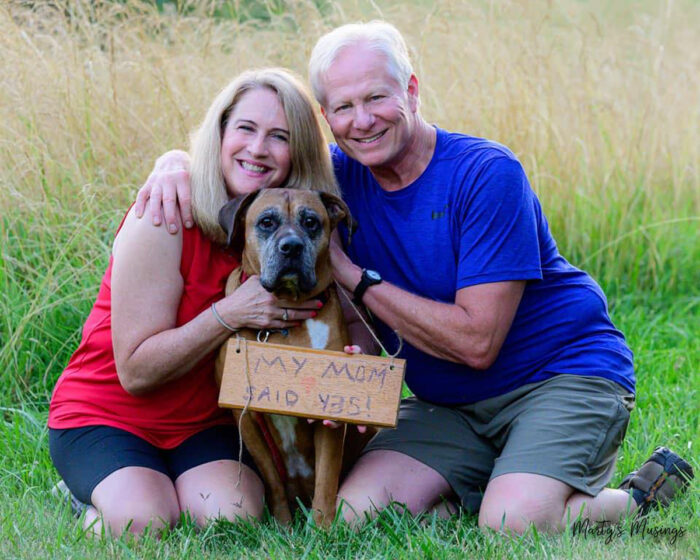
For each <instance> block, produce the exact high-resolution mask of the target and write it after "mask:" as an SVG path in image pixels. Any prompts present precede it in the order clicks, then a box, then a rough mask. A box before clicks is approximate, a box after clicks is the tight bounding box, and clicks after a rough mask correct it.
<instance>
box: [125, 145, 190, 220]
mask: <svg viewBox="0 0 700 560" xmlns="http://www.w3.org/2000/svg"><path fill="white" fill-rule="evenodd" d="M189 169H190V156H189V154H188V153H187V152H184V151H182V150H171V151H169V152H166V153H164V154H163V155H162V156H160V157H159V158H158V159H157V160H156V163H155V166H154V167H153V171H151V174H150V175H149V176H148V179H147V180H146V182H145V183H144V185H143V187H141V188H140V189H139V192H138V194H137V195H136V203H135V204H134V211H135V213H136V217H138V218H141V217H142V216H143V215H144V213H145V212H146V208H148V209H149V211H150V214H151V221H152V222H153V225H155V226H158V225H160V223H161V220H162V216H164V217H165V224H166V226H167V228H168V231H169V232H170V233H177V232H178V230H179V228H180V224H181V223H182V224H184V225H185V227H186V228H191V227H192V226H193V225H194V220H193V219H192V204H191V200H192V189H191V188H190V172H189Z"/></svg>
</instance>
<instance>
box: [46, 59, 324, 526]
mask: <svg viewBox="0 0 700 560" xmlns="http://www.w3.org/2000/svg"><path fill="white" fill-rule="evenodd" d="M191 157H192V167H191V181H192V205H193V214H194V220H195V223H196V225H197V227H196V228H193V229H192V230H184V231H183V228H180V232H179V233H178V234H176V235H172V234H170V233H168V232H167V231H165V228H164V227H154V226H153V225H151V223H150V222H148V221H146V220H138V219H137V218H136V217H135V215H134V211H133V209H132V210H130V211H129V212H128V213H127V215H126V217H125V218H124V220H123V222H122V225H121V226H120V229H119V231H118V233H117V236H116V238H115V240H114V245H113V249H112V257H111V259H110V262H109V266H108V268H107V271H106V272H105V275H104V278H103V280H102V285H101V287H100V292H99V295H98V297H97V301H96V303H95V305H94V307H93V309H92V312H91V313H90V315H89V317H88V319H87V321H86V323H85V326H84V329H83V337H82V340H81V343H80V346H79V347H78V349H77V351H76V352H75V354H74V355H73V356H72V358H71V360H70V362H69V364H68V366H67V367H66V369H65V371H64V372H63V374H62V375H61V377H60V378H59V380H58V382H57V384H56V387H55V389H54V392H53V396H52V400H51V406H50V412H49V428H50V431H49V442H50V451H51V457H52V460H53V462H54V464H55V466H56V468H57V470H58V471H59V473H60V474H61V476H62V478H63V479H64V481H65V484H66V485H67V487H68V488H69V489H70V491H71V492H72V494H73V495H74V496H75V497H76V498H77V499H78V500H80V501H82V502H85V503H86V504H90V505H89V507H88V508H87V511H86V514H85V516H84V524H85V527H89V528H91V529H92V530H93V531H95V532H96V533H100V532H101V531H102V529H103V528H104V529H105V530H108V531H111V532H112V533H115V534H120V533H121V532H123V531H124V530H125V529H127V528H128V529H129V530H130V531H132V532H134V533H141V532H142V531H143V530H144V529H145V528H146V527H148V526H149V525H150V526H151V527H152V528H154V529H156V528H162V527H167V526H171V525H173V524H174V523H176V522H177V520H178V519H179V518H180V514H181V513H185V512H187V513H189V514H190V515H191V516H192V517H193V518H194V519H195V520H196V521H197V523H198V524H200V525H201V524H204V523H206V521H207V520H209V519H212V518H217V517H225V518H227V519H230V520H235V519H238V518H246V517H248V518H256V517H259V516H260V514H261V511H262V504H263V496H264V491H263V486H262V482H261V481H260V479H259V478H258V476H257V475H256V474H255V472H254V471H253V470H252V469H251V468H250V467H249V466H248V465H249V464H251V463H249V462H248V458H247V457H246V456H244V458H243V462H244V464H243V465H241V464H239V463H238V461H237V459H238V439H237V430H236V428H235V426H234V425H233V422H232V417H231V414H230V412H228V411H224V410H220V409H219V408H218V407H217V396H218V389H217V387H216V384H215V382H214V377H213V363H214V360H213V354H214V351H215V350H216V349H217V348H218V347H219V346H220V345H221V344H222V343H223V342H224V341H225V340H226V339H227V338H228V337H229V336H230V334H231V333H230V332H229V330H231V329H238V328H240V327H244V326H245V327H249V328H256V329H260V328H283V327H288V328H291V327H293V326H295V325H296V324H298V322H299V321H302V320H305V319H307V318H309V317H311V316H312V313H313V310H315V309H317V307H316V306H317V303H318V302H317V301H315V300H314V301H310V302H307V303H305V304H294V303H292V302H282V301H279V300H276V299H275V297H274V296H272V295H271V294H269V293H268V292H267V291H265V290H264V289H263V288H262V287H261V285H260V282H259V280H258V278H257V277H251V278H250V279H249V280H248V281H247V282H246V283H245V284H244V285H243V286H242V287H241V288H240V289H239V290H237V291H236V292H235V293H234V294H231V295H230V296H228V297H223V296H224V284H225V281H226V278H227V277H228V275H229V273H230V272H231V271H232V270H233V269H234V268H236V267H237V266H238V261H239V255H229V254H227V253H226V252H225V251H224V250H223V247H222V246H221V243H222V242H223V241H224V234H223V231H222V230H221V229H220V227H219V225H218V223H217V215H218V211H219V209H220V208H221V206H222V205H223V204H224V203H225V202H226V201H227V200H228V199H229V198H231V197H234V196H239V195H244V194H247V193H249V192H253V191H256V190H258V189H261V188H265V187H278V186H281V185H286V186H289V187H297V188H310V187H311V186H312V185H314V186H315V185H325V186H326V187H327V189H328V190H331V191H335V188H336V186H335V185H336V184H335V179H334V177H333V171H332V168H331V164H330V158H329V154H328V148H327V146H326V143H325V141H324V139H323V135H322V132H321V129H320V126H319V123H318V120H317V118H316V116H315V114H314V111H313V108H312V104H311V99H310V97H309V95H308V93H307V92H306V90H305V89H304V87H303V86H302V85H301V84H300V82H299V81H298V80H297V79H296V78H295V77H293V76H292V75H291V74H289V73H288V72H286V71H284V70H280V69H267V70H260V71H250V72H245V73H243V74H242V75H241V76H239V77H238V78H236V79H235V80H234V81H233V82H231V83H230V84H229V85H228V86H227V87H226V88H225V89H224V90H223V91H222V92H221V93H220V94H219V95H218V96H217V98H216V99H215V100H214V102H213V104H212V106H211V107H210V109H209V111H208V113H207V115H206V118H205V119H204V122H203V124H202V125H201V127H200V129H199V130H198V132H197V133H196V134H195V136H194V137H193V142H192V148H191ZM285 309H287V312H286V314H285ZM283 317H284V319H283ZM239 471H240V473H241V477H240V484H238V483H237V481H238V474H239Z"/></svg>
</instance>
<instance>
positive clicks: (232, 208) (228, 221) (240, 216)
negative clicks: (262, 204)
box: [219, 191, 260, 253]
mask: <svg viewBox="0 0 700 560" xmlns="http://www.w3.org/2000/svg"><path fill="white" fill-rule="evenodd" d="M259 192H260V191H257V192H253V193H249V194H246V195H242V196H237V197H235V198H232V199H231V200H229V201H228V202H227V203H226V204H224V205H223V206H222V207H221V210H219V225H220V226H221V229H223V230H224V232H225V233H226V246H227V247H229V248H230V249H232V250H233V251H234V252H236V253H240V252H241V251H243V244H244V236H245V215H246V213H247V212H248V208H250V205H251V204H252V203H253V201H254V200H255V199H256V198H257V196H258V193H259Z"/></svg>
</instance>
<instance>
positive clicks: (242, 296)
mask: <svg viewBox="0 0 700 560" xmlns="http://www.w3.org/2000/svg"><path fill="white" fill-rule="evenodd" d="M322 306H323V303H322V302H321V300H318V299H312V300H308V301H305V302H294V301H288V300H283V299H278V298H277V297H275V295H274V294H271V293H270V292H268V291H267V290H266V289H265V288H263V287H262V285H261V284H260V277H259V276H257V275H253V276H251V277H250V278H248V279H247V280H246V281H245V282H244V283H243V284H241V285H240V287H238V288H237V289H236V291H235V292H233V293H232V294H231V295H229V296H227V297H225V298H224V299H222V300H220V301H218V302H217V303H216V311H217V312H218V313H219V315H221V317H222V318H223V319H224V321H226V323H227V324H228V325H230V326H231V327H233V328H234V329H240V328H249V329H284V328H291V327H296V326H299V324H300V322H301V321H305V320H306V319H311V318H313V317H315V316H316V315H317V312H318V310H319V309H320V308H321V307H322Z"/></svg>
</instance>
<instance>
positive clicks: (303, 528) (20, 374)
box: [0, 0, 700, 559]
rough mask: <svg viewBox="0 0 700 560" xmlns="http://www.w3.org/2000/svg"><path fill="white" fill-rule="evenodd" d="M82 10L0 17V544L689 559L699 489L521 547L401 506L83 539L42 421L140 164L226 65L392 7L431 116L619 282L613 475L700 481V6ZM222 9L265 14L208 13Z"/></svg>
mask: <svg viewBox="0 0 700 560" xmlns="http://www.w3.org/2000/svg"><path fill="white" fill-rule="evenodd" d="M165 4H172V3H169V2H165ZM56 6H57V7H58V8H59V9H56ZM71 6H72V8H71V9H70V10H63V9H62V7H65V6H64V4H63V3H62V2H56V3H54V4H51V3H42V2H19V1H13V2H10V3H5V4H3V6H2V7H0V52H2V53H3V54H2V63H0V78H1V79H2V83H3V88H0V123H2V124H1V125H0V126H1V127H2V136H0V210H2V215H1V216H0V294H1V297H0V415H1V421H0V495H2V496H3V498H4V499H2V500H1V501H0V558H3V559H4V558H23V559H35V558H90V559H95V558H132V557H133V558H218V557H221V558H230V557H255V558H271V557H272V558H304V557H309V558H324V559H325V558H349V559H350V558H352V559H354V558H423V557H425V558H433V557H435V558H443V557H444V558H464V557H479V558H489V559H490V558H541V557H552V558H586V559H590V558H634V559H639V558H645V559H646V558H662V557H663V558H668V557H670V558H698V557H700V526H699V521H698V520H700V492H699V491H698V489H697V488H698V485H697V483H696V484H694V485H693V486H692V487H691V489H690V491H689V492H688V494H686V495H685V496H684V497H682V498H681V499H680V500H678V501H676V502H674V503H673V504H672V506H671V507H670V508H668V509H667V510H665V511H662V512H658V513H654V514H653V515H652V516H651V517H650V518H649V524H650V526H653V527H666V528H676V529H680V528H683V529H685V530H686V534H685V535H684V536H683V537H682V538H679V539H678V540H677V542H675V543H674V544H671V543H670V542H669V538H662V539H654V538H652V537H650V536H649V535H647V536H646V537H644V538H642V537H641V536H640V535H634V536H630V533H629V531H630V527H629V526H625V527H623V531H622V535H621V536H620V537H617V536H616V537H615V538H613V539H612V540H611V542H610V543H606V542H605V537H602V538H598V537H592V536H589V537H588V538H583V537H580V536H578V537H575V536H574V535H573V534H572V533H571V532H567V533H565V534H562V535H558V536H548V535H542V534H537V533H534V532H532V533H530V534H528V535H525V536H523V537H520V538H514V539H510V538H506V537H503V536H499V535H494V534H485V533H482V532H480V531H479V530H478V529H477V526H476V520H475V519H474V518H472V517H468V516H458V517H455V518H453V519H451V520H447V521H445V520H437V519H434V518H432V517H430V516H423V517H420V518H418V519H414V518H412V517H410V516H407V515H403V514H400V513H399V512H396V511H388V512H385V513H384V514H382V515H381V516H380V517H379V518H378V519H377V520H375V521H373V522H371V523H370V524H368V525H367V526H365V527H364V528H362V529H361V530H360V531H359V532H358V533H354V532H352V531H350V530H349V529H348V528H347V527H346V526H344V525H342V524H336V525H334V526H333V527H332V528H331V530H330V531H329V532H322V531H318V530H316V529H315V528H314V527H313V526H312V525H311V524H310V523H308V522H307V521H306V519H304V518H303V516H302V517H300V518H299V519H297V521H296V522H295V524H294V525H293V527H292V528H291V530H287V529H284V528H280V527H278V526H277V525H276V524H275V523H274V522H273V521H271V520H270V519H269V518H268V519H265V520H264V521H263V522H262V523H260V524H258V525H254V526H251V525H246V524H238V525H232V524H226V523H218V524H214V525H212V526H210V527H208V528H207V529H205V530H203V531H201V532H197V531H196V530H195V529H194V527H193V526H192V524H191V523H189V522H187V521H185V522H183V523H182V524H180V525H179V526H178V527H176V528H175V529H174V530H172V531H171V532H169V533H168V534H167V535H165V536H164V537H163V538H160V539H157V538H154V537H145V538H143V539H142V540H140V541H139V542H129V541H126V540H120V539H117V540H95V539H90V538H87V537H86V536H85V535H84V534H83V532H82V531H81V529H80V528H79V524H78V523H77V522H76V521H75V520H74V519H73V518H72V517H71V514H70V511H69V508H68V507H67V506H66V505H65V504H63V503H60V502H59V501H57V500H56V499H54V498H52V497H51V496H50V493H49V491H50V489H51V487H52V486H53V485H54V483H55V482H56V480H57V474H56V472H55V470H54V469H53V466H52V465H51V462H50V459H49V456H48V445H47V430H46V417H47V411H48V402H49V399H50V395H51V390H52V389H53V385H54V383H55V381H56V379H57V377H58V376H59V374H60V373H61V370H62V369H63V367H64V365H65V364H66V362H67V361H68V358H69V357H70V354H71V353H72V351H73V350H74V349H75V347H76V346H77V343H78V340H79V338H80V330H81V327H82V323H83V321H84V320H85V317H86V316H87V314H88V312H89V310H90V308H91V306H92V303H93V301H94V299H95V297H96V295H97V289H98V285H99V282H100V279H101V276H102V273H103V271H104V268H105V266H106V264H107V260H108V256H109V248H110V245H111V239H112V236H113V233H114V231H115V229H116V227H117V225H118V223H119V220H120V219H121V216H122V215H123V212H124V209H125V208H126V207H127V206H128V204H129V203H130V201H131V200H133V198H134V195H135V190H136V188H137V186H138V185H139V184H141V182H142V181H143V180H144V178H145V177H146V175H147V173H148V170H149V169H150V167H151V165H152V162H153V159H154V158H155V157H156V156H157V155H158V154H160V153H161V152H162V151H163V150H165V149H166V148H170V147H174V146H185V144H186V137H187V131H188V130H190V129H191V128H192V127H193V126H194V125H195V124H196V122H197V121H198V119H199V118H201V116H202V115H203V113H204V109H205V107H206V104H207V103H208V101H209V100H210V99H211V98H212V96H213V94H214V92H216V91H217V90H218V89H219V88H220V87H221V86H223V85H224V84H225V83H226V81H227V80H228V79H229V78H230V77H231V76H233V75H234V74H236V73H237V72H238V71H240V70H242V69H243V68H245V67H248V66H256V65H257V66H260V65H271V64H279V65H284V66H288V67H291V68H293V69H295V70H297V71H298V72H299V73H302V74H303V73H304V65H305V63H306V60H307V57H308V53H309V51H310V48H311V46H312V45H313V42H314V41H315V39H316V37H318V35H319V33H320V32H321V31H322V30H325V29H329V28H330V27H332V26H333V25H336V24H339V23H342V22H345V21H353V20H358V19H365V20H366V19H369V18H371V17H377V16H382V15H383V16H384V17H386V18H387V19H389V20H391V21H393V22H395V23H396V24H397V25H398V27H399V28H400V29H401V30H402V31H403V32H404V33H405V34H406V37H407V39H408V40H409V42H410V43H411V45H412V46H413V47H414V48H415V52H414V55H415V63H416V67H417V70H418V72H419V78H421V97H422V111H423V113H424V115H425V116H426V118H427V119H428V120H429V121H430V122H436V123H438V124H440V125H442V126H445V127H447V128H450V129H452V130H459V131H465V132H468V133H471V134H475V135H479V136H487V137H491V138H494V139H496V140H499V141H501V142H503V143H505V144H506V145H508V146H510V147H511V148H513V149H514V151H515V152H516V153H517V154H518V156H519V157H520V159H521V160H522V162H523V165H524V166H525V169H526V171H527V173H528V176H529V177H530V179H531V182H532V184H533V187H534V188H535V189H536V190H537V192H538V195H539V196H540V198H541V200H542V204H543V207H544V209H545V212H546V214H547V216H548V218H549V221H550V225H551V228H552V231H553V232H554V235H555V237H556V238H557V240H558V243H559V246H560V248H561V251H562V253H563V254H564V255H565V256H566V257H567V258H568V259H569V260H570V261H571V262H572V263H574V264H575V265H577V266H580V267H582V268H584V269H585V270H588V271H589V272H591V273H592V275H593V276H594V277H595V278H596V279H597V280H598V281H599V282H600V283H601V285H602V286H603V288H604V290H605V291H606V293H607V294H608V297H609V300H610V304H611V310H612V315H613V319H614V321H615V324H616V325H617V326H618V327H619V328H620V329H621V330H622V331H623V332H624V333H625V335H626V336H627V339H628V341H629V344H630V346H631V348H632V349H633V351H634V353H635V361H636V371H637V378H638V394H637V408H636V410H635V411H634V412H633V414H632V419H631V423H630V426H629V429H628V433H627V437H626V439H625V442H624V443H623V445H622V448H621V450H620V455H619V460H618V468H617V472H616V475H615V478H614V480H613V484H615V483H617V482H619V481H620V479H621V478H622V477H623V476H624V475H625V474H626V473H627V472H629V471H630V470H633V469H634V468H635V467H637V466H639V465H640V464H641V462H643V461H644V460H645V459H646V458H647V457H648V456H649V454H650V453H651V451H652V450H653V448H654V447H655V446H656V445H659V444H664V445H668V446H670V447H672V448H673V449H674V450H676V451H678V452H679V453H681V454H682V455H683V456H685V457H686V458H687V459H689V460H690V461H691V463H692V464H693V466H694V467H695V469H696V471H697V470H698V468H700V465H699V463H698V452H697V450H698V448H699V446H700V429H699V426H698V422H699V419H700V406H699V404H698V403H699V402H700V395H699V391H700V267H699V266H698V263H700V242H699V241H698V233H699V230H700V210H699V209H700V169H699V168H698V162H699V161H700V141H699V138H698V131H699V130H700V126H697V124H698V122H699V121H700V107H699V106H698V104H697V99H698V98H700V97H699V96H700V79H699V78H698V76H700V52H699V51H698V50H697V48H696V44H697V29H698V28H700V6H699V5H698V4H697V2H693V1H690V0H681V1H679V2H676V3H667V2H661V1H657V0H642V1H640V2H635V3H623V2H619V3H609V2H602V1H600V0H591V1H590V2H585V3H584V2H577V1H574V0H562V1H561V2H546V3H545V2H538V3H529V2H528V3H523V2H516V1H508V0H504V1H503V2H497V3H494V2H476V1H475V2H452V1H449V0H443V1H439V2H424V1H415V2H409V1H406V2H400V3H397V2H389V1H388V0H387V1H381V0H377V1H374V2H373V1H370V0H367V1H364V0H344V1H342V2H333V1H330V0H329V1H325V0H324V1H323V2H320V1H312V0H308V1H301V0H300V1H298V2H286V1H285V2H281V1H280V2H277V1H275V2H269V3H267V2H264V1H262V0H261V1H260V2H257V1H256V2H240V3H237V2H220V3H218V4H217V2H215V1H214V0H212V1H210V2H204V3H200V4H197V3H195V2H189V1H186V2H180V3H178V6H179V13H172V10H168V9H164V10H163V11H162V13H161V12H159V11H158V10H157V9H156V7H155V4H154V3H153V2H150V3H137V2H133V1H125V2H107V1H103V2H96V3H94V4H93V5H92V7H91V9H90V10H80V9H78V7H79V6H78V4H77V3H71ZM217 6H223V7H224V8H225V7H226V6H229V7H235V8H236V9H238V8H240V7H241V6H242V7H243V8H245V9H249V8H255V9H258V8H260V9H264V10H265V15H264V17H262V16H261V17H260V18H258V20H256V21H257V23H256V21H253V20H248V19H246V18H248V17H252V16H251V14H252V12H250V13H246V14H244V15H240V14H239V15H238V16H236V15H235V14H233V15H231V14H229V16H230V17H221V16H226V14H223V13H217V12H216V11H215V8H216V7H217ZM268 7H269V9H268ZM280 7H282V8H284V10H285V11H284V13H278V12H279V9H280ZM241 13H242V12H241ZM253 15H254V14H253ZM212 16H214V17H212ZM234 16H236V17H238V19H236V17H234ZM445 53H449V56H445Z"/></svg>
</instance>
